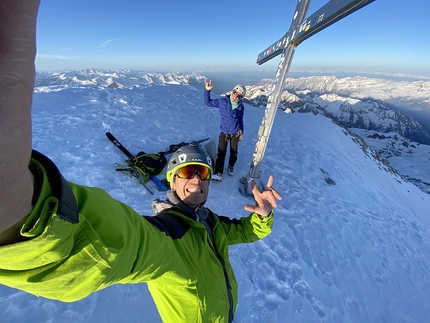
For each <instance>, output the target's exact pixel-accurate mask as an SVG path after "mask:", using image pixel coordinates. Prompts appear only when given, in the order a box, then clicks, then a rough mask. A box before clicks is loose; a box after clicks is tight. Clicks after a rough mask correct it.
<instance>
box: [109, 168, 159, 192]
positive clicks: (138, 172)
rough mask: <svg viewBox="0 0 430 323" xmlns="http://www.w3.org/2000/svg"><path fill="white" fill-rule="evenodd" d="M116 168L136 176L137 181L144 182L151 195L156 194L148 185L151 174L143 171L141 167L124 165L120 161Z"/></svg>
mask: <svg viewBox="0 0 430 323" xmlns="http://www.w3.org/2000/svg"><path fill="white" fill-rule="evenodd" d="M115 168H116V170H117V171H119V172H123V173H127V174H129V175H130V176H131V177H134V178H136V179H137V181H138V182H139V183H140V184H142V185H143V186H144V187H145V188H146V190H147V191H148V192H149V193H150V194H151V195H154V192H153V191H152V190H151V188H150V187H149V185H148V182H149V176H148V174H146V173H145V172H143V171H142V170H141V169H139V168H137V167H135V166H124V165H121V164H118V163H115Z"/></svg>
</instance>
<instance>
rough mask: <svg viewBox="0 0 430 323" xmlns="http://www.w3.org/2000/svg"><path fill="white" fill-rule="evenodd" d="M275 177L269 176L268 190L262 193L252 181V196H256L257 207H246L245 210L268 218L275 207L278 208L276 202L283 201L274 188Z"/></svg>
mask: <svg viewBox="0 0 430 323" xmlns="http://www.w3.org/2000/svg"><path fill="white" fill-rule="evenodd" d="M272 185H273V176H272V175H270V176H269V180H268V181H267V189H266V190H265V191H263V192H260V191H259V190H258V188H257V184H256V183H255V181H254V180H252V181H251V188H252V194H253V195H254V199H255V205H252V204H247V205H245V207H244V208H245V210H247V211H249V212H255V213H257V214H258V215H260V216H263V217H264V216H268V215H269V214H270V213H271V212H272V211H273V209H274V208H275V207H277V206H278V202H277V201H276V200H282V196H281V194H279V193H278V192H277V191H276V190H275V189H274V188H273V187H272Z"/></svg>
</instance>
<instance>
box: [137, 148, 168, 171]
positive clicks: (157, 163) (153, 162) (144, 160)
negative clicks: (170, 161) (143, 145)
mask: <svg viewBox="0 0 430 323" xmlns="http://www.w3.org/2000/svg"><path fill="white" fill-rule="evenodd" d="M133 162H134V164H135V165H136V166H137V167H139V168H141V169H142V170H144V171H145V172H147V173H149V174H152V175H158V174H160V173H161V171H162V170H163V169H164V167H165V166H166V165H167V159H166V156H164V154H163V153H159V154H151V153H145V152H143V151H141V152H139V153H137V155H136V157H135V159H134V160H133Z"/></svg>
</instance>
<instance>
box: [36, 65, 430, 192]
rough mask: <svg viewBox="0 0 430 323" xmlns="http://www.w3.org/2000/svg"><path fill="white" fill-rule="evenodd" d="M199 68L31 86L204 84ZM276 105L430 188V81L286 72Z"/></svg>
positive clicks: (97, 75) (264, 83)
mask: <svg viewBox="0 0 430 323" xmlns="http://www.w3.org/2000/svg"><path fill="white" fill-rule="evenodd" d="M205 79H208V78H207V77H205V76H202V75H200V74H198V73H191V74H184V73H167V74H161V73H145V72H142V71H127V70H118V71H106V70H92V69H85V70H77V71H65V72H38V73H37V74H36V81H35V91H43V87H45V86H49V87H52V86H54V87H55V86H59V87H64V86H66V87H67V86H68V85H72V84H73V85H74V86H76V84H80V85H82V86H97V87H109V88H129V87H134V86H139V85H148V84H153V83H155V84H160V83H161V84H163V83H166V84H180V85H190V86H195V87H197V88H203V80H205ZM246 88H247V94H246V98H245V99H244V100H245V102H246V103H248V104H251V105H253V106H259V107H262V108H264V107H266V104H267V98H268V96H269V95H270V92H271V90H272V88H273V84H272V80H270V79H263V80H261V82H259V83H258V84H257V85H253V86H249V85H247V86H246ZM280 109H282V110H284V111H286V112H290V113H296V112H299V113H314V114H322V115H325V116H327V117H329V118H331V119H332V120H333V121H334V122H335V123H337V124H339V125H340V126H343V127H345V128H347V129H349V130H350V131H352V132H354V133H355V134H357V135H359V136H361V137H362V138H364V140H365V141H366V143H367V144H368V145H369V146H370V147H371V148H372V149H373V150H375V152H376V153H377V154H379V155H380V156H381V157H382V158H385V159H386V160H388V162H389V163H390V165H391V166H392V167H393V168H395V169H396V170H397V171H398V172H399V173H400V174H401V175H402V176H404V177H405V178H406V179H408V180H409V181H411V182H413V183H415V184H416V185H417V186H418V187H420V189H421V190H423V191H424V192H427V193H429V194H430V146H429V145H430V131H429V129H430V82H429V81H402V80H400V81H399V80H395V81H394V80H386V79H379V78H369V77H363V76H356V77H345V78H337V77H335V76H309V77H299V78H288V79H287V81H286V87H285V91H284V92H283V93H282V97H281V103H280Z"/></svg>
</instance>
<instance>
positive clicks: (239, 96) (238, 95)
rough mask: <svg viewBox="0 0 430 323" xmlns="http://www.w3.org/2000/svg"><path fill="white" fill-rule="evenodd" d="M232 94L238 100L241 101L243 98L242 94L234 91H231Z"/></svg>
mask: <svg viewBox="0 0 430 323" xmlns="http://www.w3.org/2000/svg"><path fill="white" fill-rule="evenodd" d="M233 94H234V95H235V96H237V97H238V98H239V99H242V98H243V95H242V94H240V93H239V92H237V91H236V90H233Z"/></svg>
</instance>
